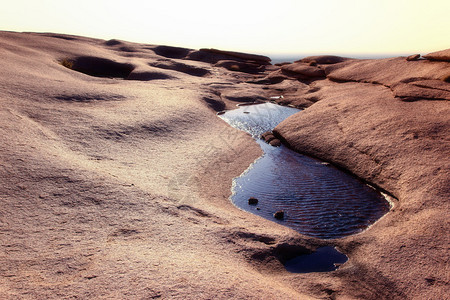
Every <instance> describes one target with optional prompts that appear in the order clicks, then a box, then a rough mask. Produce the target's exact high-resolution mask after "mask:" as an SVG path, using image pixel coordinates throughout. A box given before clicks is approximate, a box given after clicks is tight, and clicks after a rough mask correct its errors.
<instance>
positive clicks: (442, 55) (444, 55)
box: [423, 49, 450, 62]
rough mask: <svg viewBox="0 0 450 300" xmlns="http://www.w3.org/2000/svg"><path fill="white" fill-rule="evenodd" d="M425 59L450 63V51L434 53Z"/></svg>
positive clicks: (425, 56)
mask: <svg viewBox="0 0 450 300" xmlns="http://www.w3.org/2000/svg"><path fill="white" fill-rule="evenodd" d="M423 57H424V58H426V59H428V60H438V61H446V62H450V49H446V50H441V51H436V52H432V53H429V54H427V55H424V56H423Z"/></svg>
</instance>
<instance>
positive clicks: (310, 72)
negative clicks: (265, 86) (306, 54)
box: [281, 63, 325, 78]
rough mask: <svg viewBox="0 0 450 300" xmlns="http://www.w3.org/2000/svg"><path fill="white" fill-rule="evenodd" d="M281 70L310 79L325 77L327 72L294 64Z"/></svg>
mask: <svg viewBox="0 0 450 300" xmlns="http://www.w3.org/2000/svg"><path fill="white" fill-rule="evenodd" d="M281 70H283V71H287V72H292V73H296V74H300V75H302V76H305V77H308V78H321V77H325V72H324V71H323V70H322V69H320V68H318V67H316V66H310V65H308V64H305V63H292V64H289V65H284V66H282V67H281Z"/></svg>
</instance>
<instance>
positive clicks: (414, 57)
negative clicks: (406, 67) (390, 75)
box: [406, 54, 420, 61]
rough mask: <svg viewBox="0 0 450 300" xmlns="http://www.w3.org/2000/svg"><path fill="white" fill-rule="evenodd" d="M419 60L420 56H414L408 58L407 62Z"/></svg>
mask: <svg viewBox="0 0 450 300" xmlns="http://www.w3.org/2000/svg"><path fill="white" fill-rule="evenodd" d="M419 58H420V54H413V55H410V56H408V57H406V60H407V61H415V60H418V59H419Z"/></svg>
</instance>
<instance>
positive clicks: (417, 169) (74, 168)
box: [0, 32, 450, 299]
mask: <svg viewBox="0 0 450 300" xmlns="http://www.w3.org/2000/svg"><path fill="white" fill-rule="evenodd" d="M0 54H1V58H0V103H1V105H0V178H2V184H1V185H0V201H1V207H0V298H2V299H18V298H22V299H48V298H50V299H52V298H53V299H60V298H105V299H106V298H108V299H124V298H133V299H135V298H138V299H139V298H142V299H212V298H214V299H230V298H237V299H328V298H331V299H361V298H364V299H405V298H410V299H444V298H445V297H446V295H447V291H448V285H449V282H448V245H449V238H448V234H447V233H448V231H449V228H448V227H449V226H448V225H449V224H448V217H447V216H448V199H449V194H450V193H449V192H450V191H449V188H448V187H449V186H450V185H449V178H450V176H449V169H450V162H449V157H450V156H449V154H450V153H449V142H450V140H449V136H448V132H449V130H448V129H449V126H450V124H449V123H450V121H449V103H448V101H446V100H445V99H447V100H448V98H447V93H448V91H449V88H448V85H449V83H447V82H445V81H443V80H442V77H443V76H444V77H445V75H446V74H448V72H449V63H447V62H437V61H428V60H418V61H406V60H405V59H404V58H393V59H386V60H373V61H365V60H364V61H362V60H348V59H341V58H339V57H332V59H331V60H330V59H323V60H321V59H320V57H315V61H316V62H317V63H318V65H319V66H317V68H320V69H324V70H325V73H326V76H327V78H319V79H317V78H312V79H311V78H308V79H298V78H296V77H292V76H290V74H284V73H282V70H281V69H280V68H279V67H275V66H270V65H268V59H267V58H265V57H263V56H258V55H249V54H239V53H236V52H230V51H220V50H210V49H207V50H192V49H185V48H180V47H171V46H158V45H148V44H136V43H130V42H126V41H120V40H109V41H104V40H98V39H91V38H86V37H77V36H69V35H60V34H51V33H47V34H34V33H13V32H0ZM233 59H236V62H239V63H240V64H251V65H252V66H253V65H254V64H256V65H258V64H260V66H261V68H260V70H261V72H258V73H255V74H251V73H248V72H245V71H244V72H242V71H243V70H239V69H235V70H233V68H229V69H227V68H224V67H222V66H220V65H218V66H215V65H214V64H216V63H217V62H219V61H221V60H222V61H223V60H226V61H230V60H231V61H232V60H233ZM330 63H333V64H330ZM258 70H259V69H258ZM411 94H412V96H411ZM280 95H283V97H279V96H280ZM423 95H428V98H426V97H423V98H421V97H422V96H423ZM442 95H443V96H442ZM274 96H276V97H278V98H276V101H277V102H279V103H282V104H284V105H288V104H289V105H293V106H297V107H308V108H307V109H306V110H304V111H303V112H300V113H298V114H296V115H294V116H292V117H291V118H289V119H287V120H286V121H284V122H283V123H281V124H280V125H279V126H278V127H277V128H276V130H275V131H274V132H275V134H276V135H278V136H279V137H280V138H281V139H282V140H283V141H284V142H285V143H287V144H289V145H290V146H291V147H292V148H294V149H296V150H297V151H300V152H303V153H308V154H311V155H313V156H317V157H320V158H322V159H324V160H326V161H329V162H332V163H334V164H337V165H339V166H341V167H343V168H345V169H348V170H350V171H351V172H353V173H355V174H356V175H358V176H359V177H361V178H363V179H365V180H367V181H369V182H371V183H373V184H375V185H377V186H379V187H380V188H382V189H384V190H386V191H387V192H389V193H390V194H392V195H393V196H395V197H396V198H397V199H398V200H395V199H394V200H393V201H394V208H393V210H392V211H391V212H390V213H389V214H387V215H386V216H385V217H383V218H382V219H381V220H380V221H379V222H377V223H376V224H374V225H373V226H372V227H371V228H369V229H368V230H366V231H364V232H362V233H360V234H357V235H354V236H351V237H347V238H343V239H339V240H335V241H323V240H317V239H314V238H309V237H306V236H303V235H300V234H298V233H296V232H294V231H292V230H290V229H288V228H285V227H283V226H280V225H278V224H276V223H273V222H270V221H267V220H265V219H262V218H259V217H257V216H254V215H251V214H248V213H246V212H243V211H241V210H239V209H237V208H236V207H234V206H233V205H232V204H231V203H230V201H229V199H228V197H229V196H230V194H231V190H230V187H231V182H232V178H233V177H236V176H239V175H240V174H241V173H242V172H243V171H244V170H245V169H246V168H247V167H248V166H249V164H251V163H252V162H253V161H254V160H255V159H256V158H257V157H258V156H259V155H261V150H260V148H259V146H258V145H257V144H256V143H255V142H254V141H253V139H252V138H251V137H250V136H248V135H246V134H243V133H242V132H239V131H238V130H235V129H233V128H231V127H230V126H228V125H227V124H226V123H225V122H223V121H222V120H221V119H219V118H217V116H216V112H217V111H221V110H223V109H232V108H233V107H235V105H236V103H239V102H248V101H251V100H252V99H254V98H257V99H259V100H264V99H266V100H269V99H271V98H270V97H274ZM273 99H275V98H273ZM273 99H272V100H273ZM405 100H406V101H405ZM325 245H337V246H339V248H340V249H341V250H342V251H343V252H344V253H345V254H347V255H348V256H349V261H348V262H346V263H345V264H344V265H342V266H341V267H340V268H339V269H338V270H337V271H333V272H326V273H308V274H292V273H289V272H287V271H286V270H285V269H284V267H283V265H282V262H284V261H286V260H288V259H290V258H292V257H293V256H295V255H298V254H300V253H309V252H310V251H311V250H314V249H316V248H317V247H320V246H325Z"/></svg>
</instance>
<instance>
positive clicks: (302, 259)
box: [284, 246, 348, 273]
mask: <svg viewBox="0 0 450 300" xmlns="http://www.w3.org/2000/svg"><path fill="white" fill-rule="evenodd" d="M347 260H348V257H347V256H346V255H345V254H342V253H341V252H339V251H337V250H336V249H335V248H334V247H330V246H327V247H321V248H318V249H317V250H316V251H315V252H313V253H311V254H304V255H300V256H297V257H295V258H293V259H290V260H288V261H286V262H285V263H284V267H285V268H286V270H288V271H289V272H292V273H311V272H329V271H334V270H336V269H338V267H339V266H340V265H342V264H343V263H345V262H346V261H347Z"/></svg>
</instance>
